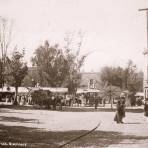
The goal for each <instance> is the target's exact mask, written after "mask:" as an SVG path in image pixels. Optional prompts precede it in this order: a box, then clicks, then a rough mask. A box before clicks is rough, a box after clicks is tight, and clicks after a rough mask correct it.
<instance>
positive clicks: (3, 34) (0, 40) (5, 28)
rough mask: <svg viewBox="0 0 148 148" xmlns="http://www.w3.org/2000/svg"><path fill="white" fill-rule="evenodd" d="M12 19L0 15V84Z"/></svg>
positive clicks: (1, 83) (5, 62)
mask: <svg viewBox="0 0 148 148" xmlns="http://www.w3.org/2000/svg"><path fill="white" fill-rule="evenodd" d="M11 33H12V21H11V22H10V21H9V20H7V19H5V18H3V17H0V52H1V54H0V86H1V87H3V85H4V83H5V67H6V64H7V59H8V56H7V52H8V48H9V45H10V42H11Z"/></svg>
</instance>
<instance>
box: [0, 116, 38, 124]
mask: <svg viewBox="0 0 148 148" xmlns="http://www.w3.org/2000/svg"><path fill="white" fill-rule="evenodd" d="M0 121H2V122H21V123H32V122H36V121H38V120H36V119H26V118H19V117H5V116H0Z"/></svg>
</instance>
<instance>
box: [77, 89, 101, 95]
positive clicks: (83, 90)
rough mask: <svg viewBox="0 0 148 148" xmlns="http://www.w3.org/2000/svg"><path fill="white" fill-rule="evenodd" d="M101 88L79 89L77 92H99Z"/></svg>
mask: <svg viewBox="0 0 148 148" xmlns="http://www.w3.org/2000/svg"><path fill="white" fill-rule="evenodd" d="M99 92H100V90H98V89H78V90H77V94H81V93H99Z"/></svg>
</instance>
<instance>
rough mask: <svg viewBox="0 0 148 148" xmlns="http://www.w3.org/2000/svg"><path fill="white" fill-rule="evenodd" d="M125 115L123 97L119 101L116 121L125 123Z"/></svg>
mask: <svg viewBox="0 0 148 148" xmlns="http://www.w3.org/2000/svg"><path fill="white" fill-rule="evenodd" d="M124 117H125V99H124V98H123V97H122V98H120V99H119V100H118V101H117V108H116V114H115V117H114V121H116V122H117V123H123V118H124Z"/></svg>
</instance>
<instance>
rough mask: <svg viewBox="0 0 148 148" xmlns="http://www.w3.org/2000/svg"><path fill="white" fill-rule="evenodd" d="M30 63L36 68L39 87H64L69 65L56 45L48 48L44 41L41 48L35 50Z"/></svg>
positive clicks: (46, 42)
mask: <svg viewBox="0 0 148 148" xmlns="http://www.w3.org/2000/svg"><path fill="white" fill-rule="evenodd" d="M32 62H33V64H34V65H35V66H36V67H37V73H38V75H39V77H38V78H39V80H38V81H39V83H40V85H41V86H51V87H59V86H63V85H64V83H65V81H66V78H67V76H68V72H69V69H68V68H69V66H68V64H69V63H68V61H67V59H66V56H65V55H64V52H63V51H62V49H59V47H58V45H54V46H50V45H49V43H48V41H45V43H44V45H43V46H40V47H38V48H37V49H36V50H35V56H34V57H33V58H32Z"/></svg>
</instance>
